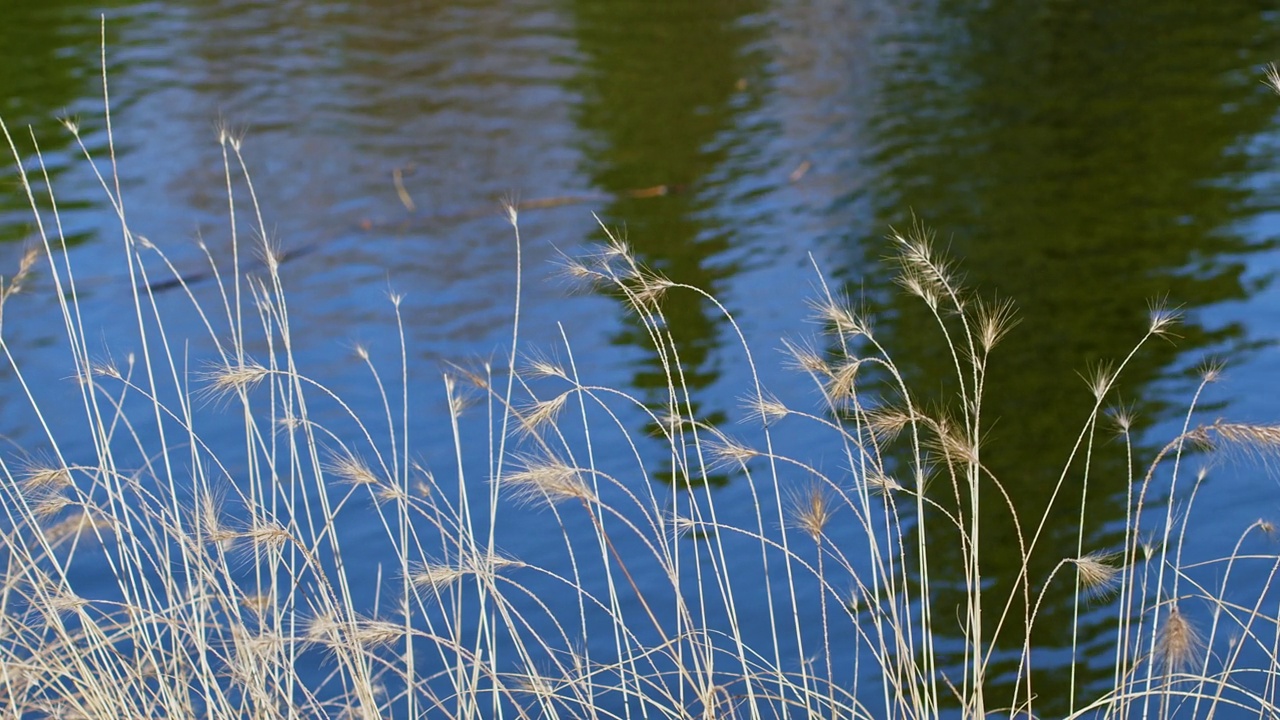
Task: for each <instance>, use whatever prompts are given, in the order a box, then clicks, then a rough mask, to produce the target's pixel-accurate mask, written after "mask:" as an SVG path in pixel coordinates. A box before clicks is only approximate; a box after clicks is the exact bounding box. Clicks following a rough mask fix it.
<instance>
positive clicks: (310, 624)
mask: <svg viewBox="0 0 1280 720" xmlns="http://www.w3.org/2000/svg"><path fill="white" fill-rule="evenodd" d="M341 629H342V628H341V627H340V626H339V624H338V621H337V619H336V618H334V616H333V614H332V613H328V612H324V613H320V614H318V615H316V616H315V617H313V618H311V619H310V620H308V621H307V622H306V625H305V629H304V631H303V637H304V638H305V639H306V641H307V642H309V643H313V644H316V645H332V644H336V643H337V642H338V637H339V634H340V632H341Z"/></svg>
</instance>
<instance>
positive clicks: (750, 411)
mask: <svg viewBox="0 0 1280 720" xmlns="http://www.w3.org/2000/svg"><path fill="white" fill-rule="evenodd" d="M738 402H739V403H740V404H741V405H742V408H743V409H744V410H745V411H746V414H745V415H744V416H743V418H742V420H743V422H760V423H763V424H764V425H766V426H769V425H772V424H773V423H775V422H777V421H779V420H781V419H782V418H784V417H786V416H788V415H790V414H791V410H790V409H788V408H787V406H786V405H785V404H783V402H782V401H781V400H779V399H778V398H777V397H775V396H774V395H773V394H771V393H768V392H765V393H761V394H760V395H758V396H753V397H744V398H742V399H741V400H739V401H738Z"/></svg>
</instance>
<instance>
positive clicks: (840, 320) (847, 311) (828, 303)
mask: <svg viewBox="0 0 1280 720" xmlns="http://www.w3.org/2000/svg"><path fill="white" fill-rule="evenodd" d="M811 304H812V306H813V308H814V310H815V311H816V312H817V316H818V320H819V321H820V322H822V323H824V324H825V325H826V326H827V327H828V328H830V329H831V330H833V331H835V333H836V334H838V335H840V336H843V337H844V338H845V339H853V338H856V337H858V336H859V335H867V336H870V335H871V332H870V330H871V329H870V324H869V323H868V322H867V321H866V320H865V318H864V316H863V315H862V314H861V313H857V312H854V310H853V308H851V307H849V304H848V301H847V300H845V299H843V298H842V299H836V298H831V297H828V298H824V299H823V300H822V301H820V302H813V303H811Z"/></svg>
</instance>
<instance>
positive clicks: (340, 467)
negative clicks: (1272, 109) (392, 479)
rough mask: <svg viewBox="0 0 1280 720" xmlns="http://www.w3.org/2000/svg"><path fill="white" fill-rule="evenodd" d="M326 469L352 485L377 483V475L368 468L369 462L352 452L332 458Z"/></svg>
mask: <svg viewBox="0 0 1280 720" xmlns="http://www.w3.org/2000/svg"><path fill="white" fill-rule="evenodd" d="M328 470H329V472H331V473H333V474H334V475H337V476H338V477H339V478H341V479H342V480H343V481H345V482H348V483H350V484H352V485H377V484H378V482H379V480H378V476H377V475H375V474H374V472H373V470H371V469H370V468H369V463H367V462H365V461H364V458H362V457H360V456H358V455H354V454H347V455H341V456H338V457H335V458H333V459H332V460H331V461H330V463H329V466H328Z"/></svg>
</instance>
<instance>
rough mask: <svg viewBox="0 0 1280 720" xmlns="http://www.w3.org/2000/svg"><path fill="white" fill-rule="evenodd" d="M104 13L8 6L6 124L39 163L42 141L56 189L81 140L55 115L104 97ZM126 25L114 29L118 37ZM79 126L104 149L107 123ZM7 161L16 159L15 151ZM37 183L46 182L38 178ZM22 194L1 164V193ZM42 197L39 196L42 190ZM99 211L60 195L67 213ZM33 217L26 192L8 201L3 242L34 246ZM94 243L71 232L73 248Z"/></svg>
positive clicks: (0, 210) (0, 198) (0, 208)
mask: <svg viewBox="0 0 1280 720" xmlns="http://www.w3.org/2000/svg"><path fill="white" fill-rule="evenodd" d="M125 4H126V3H115V5H117V6H120V5H125ZM98 12H100V5H98V4H95V3H89V2H57V3H46V2H20V3H8V4H6V5H5V8H4V19H3V22H0V117H3V119H4V122H5V124H6V125H7V126H8V128H9V133H10V134H11V135H12V136H13V139H14V142H15V144H16V145H17V146H18V148H19V151H20V152H22V153H23V154H24V155H27V156H33V155H34V150H35V146H34V145H33V144H32V140H31V138H32V136H33V135H34V136H35V138H37V140H38V141H39V143H40V150H41V152H42V153H43V154H44V157H45V170H46V171H47V172H48V174H49V179H50V181H51V182H53V183H55V184H56V183H57V181H58V179H59V178H60V177H62V176H63V175H65V173H66V171H67V169H68V167H69V166H70V164H71V162H72V161H71V158H70V156H69V155H68V154H67V153H66V152H64V151H67V150H69V149H71V148H72V145H73V142H74V138H73V137H72V136H71V134H70V133H68V132H67V131H66V130H65V129H64V128H63V127H62V126H61V121H60V120H59V118H58V117H55V116H52V115H50V114H49V109H50V108H59V109H61V110H60V111H61V112H71V111H72V109H73V108H74V107H76V106H77V105H78V104H79V103H80V102H81V101H83V100H84V99H85V98H93V97H95V96H100V95H101V82H100V80H99V78H100V77H101V74H100V73H101V64H100V61H101V55H100V52H99V38H100V34H99V25H98V22H97V21H96V18H97V13H98ZM123 24H124V22H123V21H120V22H115V21H113V31H114V30H118V29H119V28H120V26H121V25H123ZM77 119H78V120H81V121H82V122H83V124H84V129H83V132H84V134H85V135H86V137H87V138H88V143H89V145H90V147H91V148H95V149H96V147H97V145H96V144H95V138H94V133H93V128H97V127H98V126H100V125H101V120H100V119H98V118H96V117H92V118H77ZM4 155H5V156H6V157H8V156H9V150H8V148H5V150H4ZM27 170H28V172H29V173H32V174H33V175H38V174H39V172H40V169H39V167H38V166H37V165H36V164H35V162H34V160H31V161H30V162H28V164H27ZM32 181H33V183H34V182H39V180H38V178H37V177H33V178H32ZM18 186H19V180H18V173H17V169H16V168H15V167H14V166H13V162H12V161H6V162H0V187H5V188H17V187H18ZM36 192H37V194H39V192H40V191H39V188H37V189H36ZM92 206H93V203H91V202H89V201H86V200H80V199H76V198H73V197H71V196H70V195H65V196H64V195H59V208H60V210H62V211H73V210H78V209H84V208H89V207H92ZM30 213H31V211H30V208H29V207H28V205H27V202H26V198H25V196H24V195H23V194H22V193H21V192H7V193H0V242H21V241H25V240H27V239H29V238H30V237H31V236H32V223H31V219H30ZM90 236H91V234H90V233H89V232H88V231H79V232H69V233H68V234H67V242H68V244H71V245H74V244H76V243H80V242H84V241H87V240H88V239H89V238H90ZM5 272H8V270H5Z"/></svg>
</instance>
